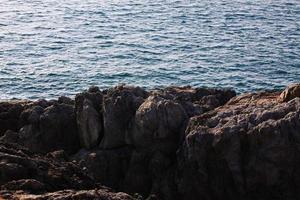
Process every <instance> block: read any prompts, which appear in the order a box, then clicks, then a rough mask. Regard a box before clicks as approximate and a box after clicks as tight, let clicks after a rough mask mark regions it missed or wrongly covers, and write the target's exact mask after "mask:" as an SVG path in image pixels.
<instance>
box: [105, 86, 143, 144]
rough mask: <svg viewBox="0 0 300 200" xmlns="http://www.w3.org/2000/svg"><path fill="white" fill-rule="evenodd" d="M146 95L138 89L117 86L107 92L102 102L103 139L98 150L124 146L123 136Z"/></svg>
mask: <svg viewBox="0 0 300 200" xmlns="http://www.w3.org/2000/svg"><path fill="white" fill-rule="evenodd" d="M147 96H148V93H147V92H146V91H145V90H143V89H142V88H140V87H131V86H123V85H121V86H117V87H115V88H112V89H110V90H108V91H107V94H106V95H105V97H104V102H103V120H104V137H103V139H102V141H101V144H100V148H103V149H110V148H117V147H121V146H124V145H126V142H125V134H126V132H127V130H128V127H129V126H130V123H131V120H132V119H133V117H134V115H135V112H136V110H137V109H138V108H139V106H140V105H141V104H142V103H143V101H144V99H145V98H147Z"/></svg>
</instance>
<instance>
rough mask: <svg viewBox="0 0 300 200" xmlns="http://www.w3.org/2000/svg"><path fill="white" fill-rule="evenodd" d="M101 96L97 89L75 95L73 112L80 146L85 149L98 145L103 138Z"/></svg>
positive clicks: (92, 88)
mask: <svg viewBox="0 0 300 200" xmlns="http://www.w3.org/2000/svg"><path fill="white" fill-rule="evenodd" d="M102 101H103V95H102V93H101V91H100V90H99V88H97V87H91V88H90V89H89V90H88V91H85V92H83V93H80V94H78V95H76V98H75V102H76V103H75V112H76V120H77V126H78V133H79V137H80V141H81V146H82V147H84V148H87V149H90V148H93V147H95V146H97V145H98V144H99V141H100V140H101V139H102V137H103V119H102Z"/></svg>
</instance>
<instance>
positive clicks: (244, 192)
mask: <svg viewBox="0 0 300 200" xmlns="http://www.w3.org/2000/svg"><path fill="white" fill-rule="evenodd" d="M278 96H279V93H276V92H273V93H256V94H245V95H241V96H238V97H236V98H233V99H232V100H230V101H229V102H228V103H227V104H226V105H225V106H222V107H220V108H217V109H215V110H213V111H211V112H208V113H206V114H203V115H200V116H197V117H194V118H192V119H191V120H190V122H189V126H188V128H187V130H186V139H185V141H184V143H183V145H182V146H181V148H180V153H179V154H178V177H177V181H178V190H179V193H180V194H181V195H182V196H181V197H180V198H181V199H191V200H192V199H286V200H288V199H299V198H300V196H299V192H298V191H297V190H295V189H296V188H299V184H300V182H299V180H300V176H299V174H300V171H299V166H300V156H299V155H300V154H299V153H300V152H299V151H300V149H299V144H300V99H299V98H295V99H292V100H290V101H288V102H286V103H280V102H279V101H278Z"/></svg>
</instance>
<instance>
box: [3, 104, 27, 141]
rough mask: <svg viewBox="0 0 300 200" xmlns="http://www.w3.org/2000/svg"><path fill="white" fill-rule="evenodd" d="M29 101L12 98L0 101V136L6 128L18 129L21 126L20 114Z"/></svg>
mask: <svg viewBox="0 0 300 200" xmlns="http://www.w3.org/2000/svg"><path fill="white" fill-rule="evenodd" d="M28 104H30V101H25V100H24V101H21V100H12V101H9V102H0V136H2V135H3V134H4V133H5V132H6V131H7V130H11V131H18V130H19V129H20V128H21V127H22V123H21V120H20V115H21V113H22V111H23V110H24V109H25V108H26V106H28Z"/></svg>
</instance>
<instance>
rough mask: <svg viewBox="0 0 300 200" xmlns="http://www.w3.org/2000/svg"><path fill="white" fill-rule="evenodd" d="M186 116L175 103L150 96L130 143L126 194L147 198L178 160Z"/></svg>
mask: <svg viewBox="0 0 300 200" xmlns="http://www.w3.org/2000/svg"><path fill="white" fill-rule="evenodd" d="M186 120H187V114H186V112H185V110H184V109H183V107H182V106H181V105H180V104H179V103H176V102H174V101H171V100H167V99H164V98H162V97H159V96H150V97H148V98H147V99H146V101H145V102H144V103H143V104H142V105H141V106H140V107H139V109H138V110H137V112H136V115H135V118H134V121H133V127H132V129H131V131H129V134H128V136H127V141H128V143H129V144H132V145H133V146H134V147H135V151H134V153H133V154H132V157H131V161H130V165H129V169H128V172H127V174H126V179H125V184H124V187H125V191H127V192H133V191H134V190H135V191H137V192H139V193H141V194H143V195H147V194H149V193H150V192H151V190H152V192H155V191H157V190H158V187H160V182H161V180H162V179H163V177H164V176H165V174H166V171H167V169H168V168H169V167H170V166H171V164H172V162H173V161H174V158H175V152H176V150H177V148H178V145H179V141H180V138H181V137H182V136H183V132H184V129H183V128H184V127H185V123H186Z"/></svg>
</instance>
